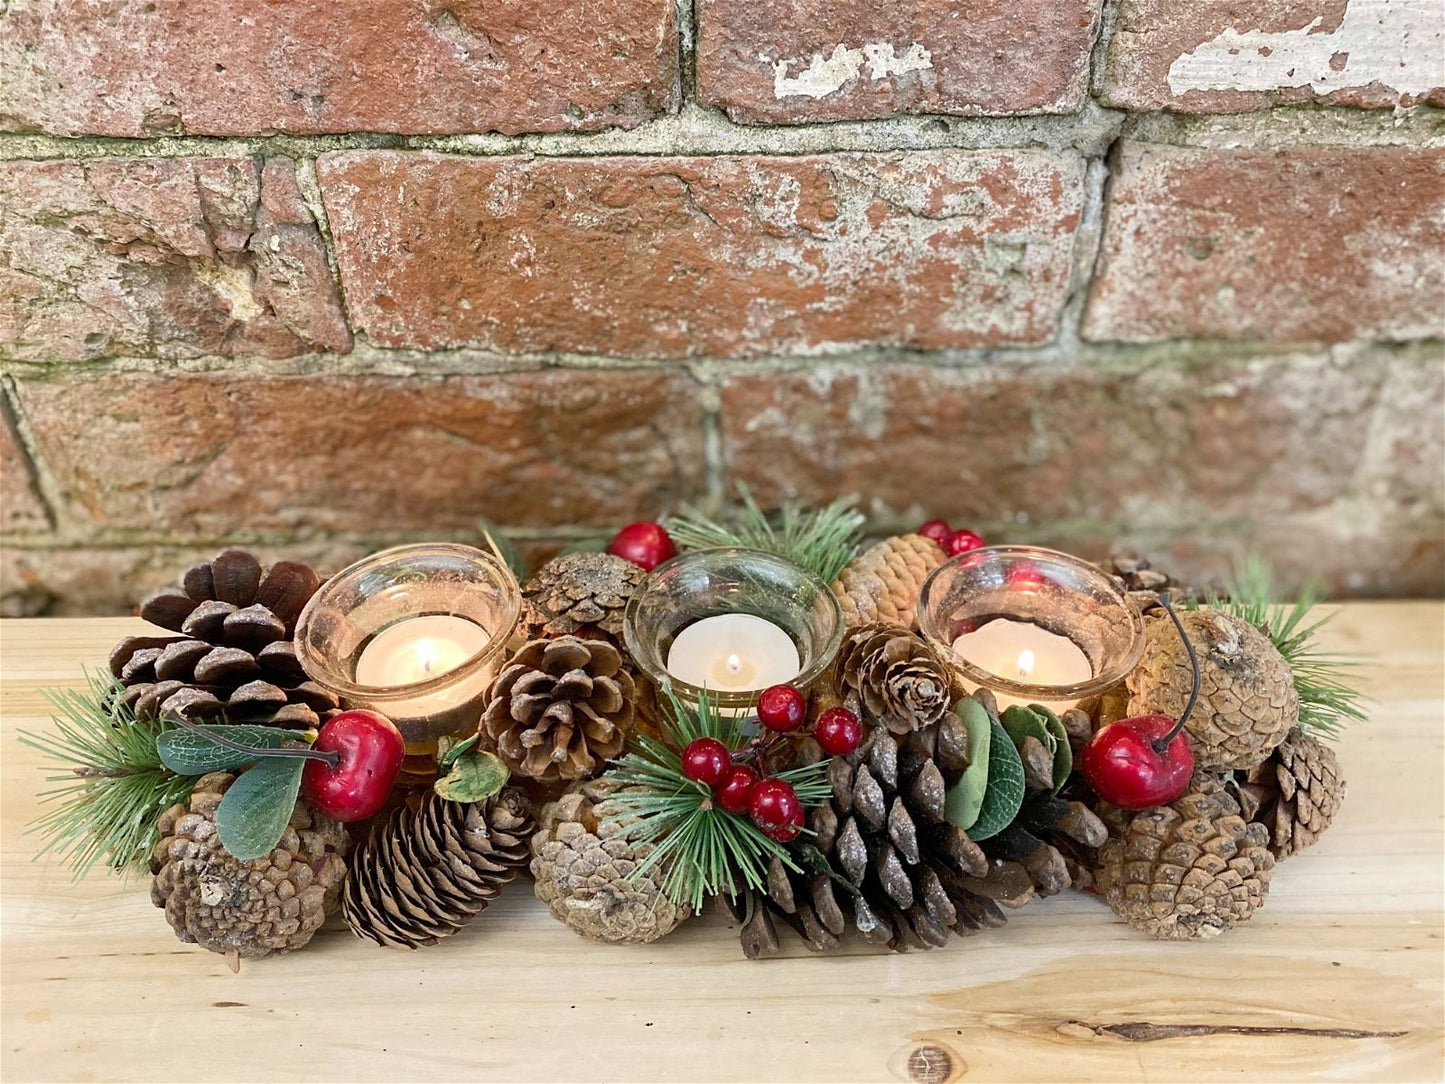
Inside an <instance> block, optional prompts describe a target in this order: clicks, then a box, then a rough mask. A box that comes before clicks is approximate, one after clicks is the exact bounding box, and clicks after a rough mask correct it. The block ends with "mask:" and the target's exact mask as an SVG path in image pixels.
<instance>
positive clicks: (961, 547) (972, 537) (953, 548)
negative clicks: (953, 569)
mask: <svg viewBox="0 0 1445 1084" xmlns="http://www.w3.org/2000/svg"><path fill="white" fill-rule="evenodd" d="M983 544H984V542H983V539H982V538H980V537H979V536H978V535H976V534H974V533H973V532H972V531H954V532H953V533H952V534H951V535H949V536H948V538H947V539H946V540H945V541H944V543H943V552H944V553H946V554H948V555H949V556H950V557H957V556H958V555H959V554H960V553H967V552H968V551H969V550H976V549H980V548H982V547H983Z"/></svg>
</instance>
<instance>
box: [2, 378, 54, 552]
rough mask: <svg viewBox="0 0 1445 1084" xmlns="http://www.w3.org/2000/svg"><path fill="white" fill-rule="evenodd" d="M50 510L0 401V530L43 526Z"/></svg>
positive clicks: (48, 520)
mask: <svg viewBox="0 0 1445 1084" xmlns="http://www.w3.org/2000/svg"><path fill="white" fill-rule="evenodd" d="M49 526H50V513H49V512H48V511H47V510H46V507H45V502H44V501H42V500H41V499H40V494H39V493H38V492H36V489H35V479H34V478H33V477H32V476H31V473H30V461H29V460H28V459H27V457H26V455H25V453H24V452H23V451H22V450H21V448H20V442H19V440H18V439H17V438H16V436H15V430H14V427H13V425H12V423H11V419H10V412H9V411H7V410H5V409H4V407H3V405H0V531H34V530H44V529H45V528H47V527H49Z"/></svg>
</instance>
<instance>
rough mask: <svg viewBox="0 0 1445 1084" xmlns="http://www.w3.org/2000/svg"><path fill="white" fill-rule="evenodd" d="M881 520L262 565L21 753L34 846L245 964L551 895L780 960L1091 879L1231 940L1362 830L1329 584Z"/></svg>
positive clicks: (240, 559) (1347, 696)
mask: <svg viewBox="0 0 1445 1084" xmlns="http://www.w3.org/2000/svg"><path fill="white" fill-rule="evenodd" d="M862 526H863V518H862V516H861V515H859V514H858V513H857V512H855V511H854V510H853V509H852V508H851V506H850V505H849V504H847V503H846V502H837V503H835V504H833V505H830V506H828V507H826V508H821V509H814V510H804V509H799V508H794V507H785V508H783V509H782V510H781V511H779V512H777V513H775V514H771V515H769V514H765V513H764V512H763V511H762V510H761V509H760V508H759V507H758V506H757V505H756V504H755V503H754V502H753V501H752V499H751V497H750V496H749V495H748V494H747V493H746V491H743V493H742V501H741V503H740V506H739V507H738V508H737V509H735V510H734V512H733V513H732V514H731V515H728V516H724V517H721V518H711V517H708V516H704V515H702V514H699V513H696V512H692V511H687V512H684V513H683V514H681V515H678V516H674V517H671V518H669V519H667V520H666V521H665V522H663V523H639V524H632V525H630V526H628V527H626V528H624V529H623V530H622V531H621V532H619V533H618V534H617V535H616V536H615V538H613V539H612V541H611V543H610V544H609V545H606V546H603V545H601V544H599V545H596V546H581V547H578V548H577V549H576V550H575V551H573V552H568V553H564V554H562V555H561V556H558V557H555V558H553V559H552V560H550V561H548V562H546V563H545V564H543V565H542V566H541V567H539V568H536V569H534V570H527V569H525V568H523V567H521V561H520V560H519V558H518V556H517V554H516V553H515V551H513V550H511V549H509V548H507V547H506V546H505V545H504V543H503V540H502V539H501V538H500V536H499V535H498V534H497V533H496V532H494V531H492V530H491V529H490V528H486V527H484V532H483V533H484V535H485V538H486V549H483V548H481V547H477V548H473V547H469V546H460V545H422V546H405V547H398V548H396V549H393V550H388V551H384V552H383V553H379V554H375V555H373V556H371V557H369V558H366V559H365V560H364V561H362V562H359V563H358V564H356V565H354V566H352V567H351V568H348V569H346V570H343V571H342V572H340V573H338V574H337V575H336V576H334V577H331V578H330V579H327V580H323V578H322V577H321V576H320V575H318V574H317V573H316V572H315V571H314V570H312V569H311V568H309V567H307V566H305V565H302V564H298V563H295V562H288V561H282V562H278V563H276V564H275V565H273V566H271V567H270V568H263V567H262V565H261V564H260V562H259V561H258V560H257V559H256V558H255V557H254V556H253V555H251V554H250V553H247V552H245V551H243V550H237V549H232V550H227V551H225V552H224V553H221V554H220V555H218V556H217V557H216V558H215V559H214V560H212V561H210V562H208V563H206V564H202V565H198V566H196V567H194V568H191V569H189V570H187V571H186V572H185V573H184V575H183V576H182V577H181V578H180V581H179V586H178V587H177V588H176V589H173V590H168V591H164V592H162V593H160V594H159V595H156V596H154V597H152V598H150V599H148V600H146V601H145V602H144V603H142V604H141V607H140V616H141V617H143V618H144V619H145V620H146V621H148V622H149V623H150V624H151V625H152V626H154V627H155V628H154V631H153V632H152V633H150V634H147V635H140V636H130V637H127V638H126V639H125V640H123V641H122V642H121V643H119V644H117V645H116V647H115V649H114V650H113V651H112V652H111V655H110V658H109V660H108V667H107V668H106V669H104V670H101V671H98V672H97V673H96V674H95V675H94V676H92V678H91V679H90V682H89V686H88V688H86V689H85V690H83V691H72V692H65V693H57V694H55V695H54V696H53V698H52V699H53V704H54V707H55V718H54V720H53V724H52V726H51V727H50V728H49V729H48V730H45V731H43V732H38V733H29V734H25V735H23V736H22V740H24V741H26V742H27V743H29V744H31V745H33V746H35V747H36V748H38V749H39V750H41V751H42V752H43V753H45V754H46V755H47V757H48V759H49V761H50V762H51V764H52V766H53V768H54V772H53V774H52V776H51V779H52V781H53V783H54V784H55V785H54V786H53V788H52V789H50V790H47V791H46V792H45V793H44V794H43V795H42V800H43V801H44V802H45V803H46V809H45V810H44V812H43V814H42V815H41V817H40V819H39V820H38V821H37V824H36V829H37V831H38V832H39V833H40V834H41V835H42V836H43V837H44V838H45V849H46V850H56V851H59V852H60V853H62V854H63V855H64V856H65V857H66V858H67V860H68V861H70V863H71V864H72V865H73V866H74V867H75V869H76V870H77V873H84V872H85V871H87V870H89V869H91V868H92V867H94V866H96V865H98V864H99V865H104V866H105V867H108V868H109V869H111V870H112V871H115V872H118V873H123V872H128V871H139V872H142V873H145V874H148V875H149V876H150V878H151V881H150V891H151V898H152V900H153V901H154V903H155V904H156V906H157V907H158V908H160V909H162V910H163V911H164V914H165V917H166V920H167V921H168V922H169V924H170V926H171V928H172V929H173V930H174V931H175V934H176V936H178V937H179V938H180V939H181V940H182V941H185V942H188V943H194V944H197V945H200V946H201V947H202V948H205V949H208V950H210V951H212V952H217V953H221V954H223V955H225V956H226V957H227V958H228V960H229V961H230V962H231V964H232V966H233V967H235V966H238V965H239V961H240V960H241V959H243V958H245V959H255V958H261V957H265V956H269V955H271V954H273V953H280V952H289V951H292V950H295V949H299V948H302V947H304V946H305V945H306V944H307V943H308V942H309V941H310V940H311V939H312V937H313V935H314V934H315V933H316V931H317V930H318V929H319V928H320V927H321V926H322V925H323V924H324V923H325V922H326V921H327V920H328V919H329V918H330V917H331V916H333V915H339V916H340V918H339V920H338V921H344V922H345V924H346V925H347V926H349V927H350V929H351V930H352V932H354V933H355V934H356V935H357V937H358V938H361V939H363V940H364V941H368V942H371V943H373V944H375V945H379V946H383V947H393V948H408V949H416V948H420V947H423V946H427V945H432V944H435V943H436V942H437V941H439V940H441V939H443V938H448V937H451V936H453V935H456V934H459V933H462V932H463V931H471V927H472V926H473V924H474V921H475V920H477V919H478V918H479V916H482V915H483V912H484V911H485V910H486V908H487V906H488V904H489V903H490V902H491V901H492V900H493V899H495V898H496V896H497V895H498V894H499V893H500V892H501V891H503V890H504V889H506V888H507V886H508V885H509V884H511V882H513V881H516V880H522V881H525V880H526V879H528V878H530V880H531V882H532V889H533V891H534V892H535V894H536V896H537V898H538V899H539V900H540V901H541V903H542V904H544V905H545V906H546V908H547V909H548V911H550V913H551V914H552V915H553V916H554V917H555V918H556V919H557V920H558V922H560V923H561V924H562V925H565V926H567V927H569V928H570V929H571V930H572V931H573V932H574V933H576V934H578V935H581V936H583V937H587V938H591V939H595V940H599V941H604V942H611V943H619V944H626V943H645V942H650V941H653V940H656V939H657V938H660V937H663V936H665V935H666V934H668V933H670V932H671V931H672V930H674V929H676V928H677V927H678V926H680V925H681V924H682V923H684V922H686V921H688V920H689V919H690V918H691V917H693V916H695V915H697V914H698V913H700V912H701V911H702V910H703V909H704V908H707V907H717V908H720V909H721V910H722V911H724V912H725V913H726V914H727V915H729V916H730V917H731V919H732V921H733V923H734V925H735V926H736V928H737V930H738V933H739V938H740V942H741V947H742V950H743V952H744V953H745V954H746V955H747V956H749V957H760V956H769V955H774V954H778V953H779V952H782V951H784V949H785V947H786V942H787V940H788V939H790V938H793V939H796V941H797V943H799V944H801V945H804V946H806V947H807V948H809V949H813V950H816V951H825V952H826V951H830V950H834V949H837V948H839V947H840V946H843V945H846V944H848V943H850V942H853V943H857V942H862V943H871V944H875V945H878V946H883V947H886V948H889V949H893V950H897V951H904V950H908V949H926V948H931V947H935V946H940V945H943V944H945V943H946V942H947V941H948V940H949V938H950V935H952V934H960V935H968V934H972V933H974V932H976V931H978V930H983V929H994V928H997V927H1001V926H1003V925H1004V923H1005V919H1006V915H1007V912H1008V911H1009V910H1012V909H1016V908H1019V907H1022V906H1024V905H1025V904H1027V903H1029V902H1030V901H1031V900H1033V899H1035V898H1036V897H1046V896H1051V895H1054V894H1056V893H1059V892H1062V891H1064V890H1066V889H1069V888H1071V887H1072V888H1075V889H1080V890H1084V891H1087V892H1092V893H1096V894H1097V895H1098V896H1099V897H1100V898H1101V899H1102V900H1103V901H1104V902H1105V903H1107V905H1108V907H1109V908H1111V909H1112V911H1113V912H1114V913H1115V914H1116V915H1118V916H1119V917H1121V918H1122V919H1124V920H1125V921H1126V922H1128V923H1129V924H1130V925H1131V926H1133V927H1135V928H1137V929H1139V930H1140V931H1142V932H1144V933H1145V934H1148V935H1150V936H1153V937H1158V938H1173V939H1189V938H1207V937H1213V936H1215V935H1218V934H1220V933H1223V932H1225V931H1227V930H1230V929H1232V928H1233V927H1234V926H1237V925H1239V924H1241V923H1244V922H1246V921H1248V920H1249V918H1250V917H1251V916H1252V915H1253V913H1254V911H1255V910H1256V909H1257V908H1259V907H1260V906H1262V905H1263V904H1264V902H1265V900H1266V898H1267V896H1268V892H1269V885H1270V879H1271V877H1272V876H1273V873H1274V868H1275V865H1276V864H1277V863H1279V862H1281V861H1283V860H1284V859H1286V858H1289V857H1291V856H1293V855H1294V854H1296V853H1297V852H1298V851H1300V850H1302V849H1304V848H1306V847H1308V846H1309V845H1310V844H1311V843H1313V842H1314V841H1315V840H1316V839H1317V838H1318V837H1319V836H1320V834H1321V833H1322V832H1323V831H1324V830H1325V829H1326V828H1327V827H1328V826H1329V824H1330V822H1331V820H1332V818H1333V817H1334V815H1335V813H1336V811H1337V810H1338V808H1339V805H1340V802H1341V800H1342V799H1343V796H1344V791H1345V786H1344V781H1343V778H1342V776H1341V773H1340V767H1339V764H1338V762H1337V760H1336V757H1335V754H1334V753H1333V751H1332V750H1331V748H1330V746H1329V744H1328V742H1329V739H1331V738H1332V737H1333V736H1334V735H1335V734H1336V732H1337V731H1338V729H1339V727H1340V726H1341V725H1342V724H1345V723H1348V722H1350V721H1352V720H1359V719H1362V718H1363V712H1362V710H1361V707H1360V704H1359V698H1358V696H1357V695H1356V693H1355V692H1354V691H1353V690H1352V689H1351V688H1350V687H1349V686H1348V685H1347V684H1346V683H1345V681H1344V680H1343V677H1342V675H1343V674H1344V673H1345V672H1344V671H1343V670H1342V669H1341V667H1342V666H1343V665H1344V664H1342V663H1341V662H1340V661H1339V660H1337V659H1334V658H1330V657H1328V656H1325V655H1323V654H1321V653H1320V651H1319V649H1318V647H1317V644H1316V634H1317V632H1318V630H1319V628H1320V625H1321V624H1322V623H1323V622H1322V619H1320V618H1316V617H1312V616H1311V610H1312V607H1313V606H1314V604H1315V603H1316V602H1317V601H1318V595H1317V593H1316V592H1314V591H1312V590H1311V591H1307V592H1306V593H1305V595H1304V596H1303V597H1301V598H1299V599H1298V600H1297V601H1295V602H1293V603H1290V604H1281V603H1280V601H1279V600H1278V599H1276V598H1275V597H1274V591H1273V586H1272V584H1271V581H1270V576H1269V573H1268V570H1267V569H1265V568H1263V567H1262V566H1261V565H1259V564H1257V563H1253V562H1246V563H1245V564H1244V565H1243V566H1242V567H1241V568H1240V569H1239V570H1238V572H1237V574H1236V575H1235V576H1234V577H1233V579H1232V581H1231V582H1229V583H1226V584H1223V585H1220V586H1219V587H1216V588H1213V589H1206V590H1196V589H1193V588H1191V587H1188V586H1186V585H1184V584H1180V583H1177V582H1175V581H1174V580H1173V579H1171V578H1170V577H1169V576H1168V575H1166V574H1165V573H1163V572H1160V571H1158V570H1156V569H1154V568H1151V567H1150V566H1149V564H1148V563H1146V562H1145V561H1142V560H1139V559H1136V558H1125V557H1116V558H1114V559H1113V560H1112V561H1111V563H1109V564H1108V565H1106V566H1094V565H1090V564H1088V563H1086V562H1084V561H1082V560H1079V559H1076V558H1074V557H1071V556H1069V555H1066V554H1062V553H1057V552H1054V551H1050V550H1043V549H1037V548H1034V547H1026V546H986V545H985V544H984V541H983V539H981V538H979V537H978V535H976V534H974V533H973V532H970V531H967V530H957V531H955V530H953V529H951V528H950V526H949V525H948V524H947V523H945V522H943V521H941V520H933V521H930V522H928V523H925V524H923V525H922V526H921V527H920V528H919V529H918V531H917V532H916V533H913V534H907V535H903V536H899V537H893V538H886V539H883V540H882V541H878V542H875V543H874V544H872V545H868V546H864V545H863V544H862V536H861V530H862ZM512 890H513V891H525V888H524V887H518V888H514V889H512ZM484 935H485V921H484V920H483V922H482V923H481V924H479V926H478V928H477V930H476V931H471V932H469V933H468V936H484Z"/></svg>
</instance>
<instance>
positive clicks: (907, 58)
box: [773, 41, 933, 98]
mask: <svg viewBox="0 0 1445 1084" xmlns="http://www.w3.org/2000/svg"><path fill="white" fill-rule="evenodd" d="M803 60H804V58H803V57H800V56H795V57H789V58H787V59H786V60H779V61H778V62H777V63H776V64H774V65H773V97H775V98H792V97H803V98H826V97H827V96H828V95H829V94H836V93H837V92H838V91H840V90H842V89H843V88H844V87H845V86H847V85H848V84H849V83H851V82H852V81H853V80H855V79H857V78H858V75H859V73H860V72H861V71H862V70H863V65H864V64H865V63H866V64H867V65H868V76H869V78H871V79H874V80H878V79H886V78H888V76H890V75H902V74H903V73H904V72H917V71H926V70H928V69H930V68H932V67H933V54H932V53H930V52H929V51H928V50H927V49H925V48H924V47H923V46H922V45H920V44H919V43H918V42H916V41H915V42H914V43H913V44H912V45H910V46H909V47H908V51H907V52H905V53H904V54H903V55H902V56H898V55H896V54H895V52H894V50H893V46H892V45H891V44H890V43H888V42H882V41H875V42H869V43H867V44H865V45H864V46H863V47H862V48H860V49H850V48H848V46H846V45H835V46H834V47H833V53H832V55H831V56H828V57H824V56H823V54H822V53H814V54H813V56H812V58H811V59H810V60H809V61H808V66H807V67H806V68H803V70H802V71H800V72H798V74H797V75H789V74H788V69H789V68H790V67H792V66H793V65H795V64H797V65H801V64H802V63H803Z"/></svg>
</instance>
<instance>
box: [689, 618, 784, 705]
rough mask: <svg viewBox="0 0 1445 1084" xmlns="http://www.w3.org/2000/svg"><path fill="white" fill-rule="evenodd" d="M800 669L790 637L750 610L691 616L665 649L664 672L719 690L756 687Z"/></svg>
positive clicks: (773, 683) (743, 690) (737, 690)
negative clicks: (747, 611)
mask: <svg viewBox="0 0 1445 1084" xmlns="http://www.w3.org/2000/svg"><path fill="white" fill-rule="evenodd" d="M801 669H802V663H801V662H800V660H799V658H798V646H797V645H796V644H795V643H793V639H792V637H790V636H789V635H788V634H787V633H786V632H784V631H783V630H782V629H781V628H779V627H778V626H777V625H774V624H773V623H772V622H771V621H766V620H764V619H763V618H761V617H757V616H756V615H754V614H717V615H716V616H714V617H704V618H703V619H702V620H701V621H695V622H693V623H692V624H691V625H689V626H687V628H685V629H683V630H682V631H681V632H679V633H678V634H677V637H676V638H675V639H674V640H673V642H672V648H671V650H670V651H669V652H668V654H667V672H668V673H669V674H671V675H672V676H673V677H675V678H677V680H679V681H683V682H686V683H687V684H689V685H694V686H697V687H698V688H707V689H713V690H717V691H720V692H752V691H761V690H763V689H766V688H767V687H768V686H770V685H780V684H782V683H783V682H786V681H791V680H792V679H793V678H795V677H797V676H798V673H799V671H800V670H801Z"/></svg>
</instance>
